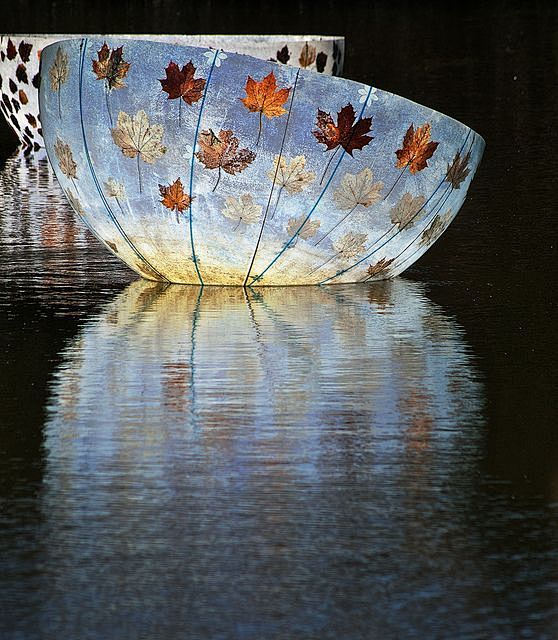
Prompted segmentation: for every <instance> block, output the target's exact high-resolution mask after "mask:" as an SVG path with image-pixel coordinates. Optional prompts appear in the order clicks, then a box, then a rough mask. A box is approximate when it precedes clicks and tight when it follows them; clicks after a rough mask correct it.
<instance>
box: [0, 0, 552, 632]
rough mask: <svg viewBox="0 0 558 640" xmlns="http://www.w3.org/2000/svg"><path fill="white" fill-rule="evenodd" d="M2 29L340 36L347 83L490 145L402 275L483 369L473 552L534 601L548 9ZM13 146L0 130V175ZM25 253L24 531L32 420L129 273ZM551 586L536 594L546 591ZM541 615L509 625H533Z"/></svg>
mask: <svg viewBox="0 0 558 640" xmlns="http://www.w3.org/2000/svg"><path fill="white" fill-rule="evenodd" d="M0 28H1V29H2V30H3V32H4V33H41V32H43V33H48V32H52V33H95V32H97V33H119V32H120V33H134V32H137V33H150V32H153V33H310V34H311V33H323V34H335V35H344V36H345V37H346V60H345V72H344V75H345V76H346V77H348V78H352V79H355V80H358V81H362V82H365V83H370V84H373V85H375V86H377V87H379V88H381V89H385V90H389V91H392V92H394V93H397V94H400V95H403V96H405V97H407V98H410V99H413V100H415V101H417V102H419V103H422V104H425V105H427V106H429V107H432V108H435V109H437V110H439V111H441V112H443V113H446V114H448V115H451V116H453V117H455V118H456V119H458V120H461V121H462V122H464V123H465V124H467V125H469V126H471V127H472V128H473V129H474V130H475V131H477V132H478V133H479V134H481V135H482V136H483V137H484V138H485V140H486V151H485V155H484V159H483V161H482V162H481V165H480V167H479V170H478V172H477V175H476V177H475V179H474V181H473V183H472V187H471V189H470V192H469V196H468V199H467V201H466V202H465V204H464V206H463V208H462V209H461V211H460V213H459V215H458V216H457V218H456V220H455V221H454V222H453V223H452V225H451V226H450V228H449V230H448V231H447V232H446V233H445V235H444V237H443V238H442V239H441V240H440V241H439V242H437V243H436V244H435V245H434V247H433V249H432V250H430V251H429V252H428V253H427V254H426V255H425V256H424V257H423V258H421V260H419V262H418V263H417V264H416V265H413V267H412V268H411V269H410V270H409V271H408V272H406V274H405V277H407V278H411V279H413V280H417V281H420V282H422V283H424V284H425V287H426V291H427V294H428V297H429V298H431V299H432V300H433V301H434V302H436V303H438V304H439V305H441V307H442V308H443V310H444V312H445V313H446V314H447V315H448V316H450V317H452V318H455V319H456V320H457V322H458V323H459V325H461V327H463V329H464V333H465V340H466V341H467V343H468V344H469V346H470V350H471V353H472V356H473V358H474V361H475V364H476V368H477V369H478V370H479V372H480V374H479V376H480V379H481V382H482V384H483V388H484V394H485V397H484V402H485V406H484V416H483V417H484V425H485V426H484V434H483V436H484V437H483V442H482V446H481V449H482V452H481V456H482V464H481V465H480V466H479V468H478V486H477V487H476V488H478V489H479V490H478V491H477V492H476V493H475V495H476V496H477V497H476V498H475V499H474V500H473V502H474V504H472V505H471V508H472V509H473V510H474V511H475V513H474V515H473V516H472V519H476V521H480V522H482V523H484V524H485V526H484V527H483V526H480V527H479V531H481V539H482V540H483V543H486V554H484V555H483V557H485V558H489V559H492V560H491V561H492V564H493V565H494V567H493V570H494V572H495V573H498V574H499V575H503V576H504V577H505V575H506V572H507V571H509V572H510V573H509V580H508V581H506V580H503V584H509V583H513V584H516V583H517V581H515V582H514V580H515V579H514V577H513V575H514V574H513V571H512V566H513V562H512V561H513V559H514V558H517V557H520V556H521V554H528V555H529V557H532V558H534V559H535V560H534V561H533V564H532V566H531V565H530V564H529V563H526V564H527V565H528V566H529V567H530V568H529V571H530V573H529V574H528V577H527V578H526V584H528V585H532V589H531V592H535V591H536V588H537V585H539V583H541V582H543V581H544V580H545V578H544V577H541V576H545V575H551V574H552V575H553V572H554V569H553V567H552V566H551V561H549V560H548V558H549V557H554V556H553V555H552V554H550V556H549V555H545V554H547V551H548V549H550V550H551V551H552V553H554V551H555V549H556V544H555V542H554V541H553V540H554V539H555V537H556V527H555V521H556V520H555V514H554V511H553V509H554V507H555V506H556V505H557V504H558V429H557V428H556V424H557V420H556V417H557V412H556V397H557V395H558V394H557V390H558V389H557V384H556V383H557V376H556V365H557V364H558V363H557V358H556V343H557V338H558V336H557V331H556V326H557V323H556V313H555V312H556V296H555V291H556V286H555V279H556V273H557V269H556V227H557V222H556V217H557V213H556V211H557V206H556V205H557V202H556V201H557V195H558V194H557V192H558V189H557V187H556V182H557V181H556V177H555V174H556V171H557V162H556V154H557V151H556V150H557V142H558V128H557V126H556V124H557V123H556V114H557V106H558V5H557V4H556V3H552V2H548V1H547V2H533V1H530V2H516V3H513V2H503V1H496V2H492V1H491V2H486V3H484V4H482V5H479V6H477V5H475V4H471V3H459V4H458V3H453V4H451V3H444V4H442V3H434V2H428V1H422V2H397V1H395V0H392V1H391V2H363V1H359V0H355V1H354V2H352V3H350V2H346V1H345V2H341V1H340V0H336V1H330V0H322V1H320V2H310V0H307V1H303V0H300V1H299V2H288V1H286V0H260V2H249V1H246V2H232V1H228V2H216V1H211V0H198V1H196V2H193V1H192V0H191V1H188V0H182V1H180V2H178V1H165V0H159V1H155V2H147V1H144V2H123V1H120V2H111V3H107V2H106V0H104V1H103V2H101V1H98V0H88V1H87V2H85V1H83V2H79V1H72V2H68V1H60V0H59V1H55V0H53V1H51V2H29V1H24V0H12V1H11V2H10V3H9V4H8V5H7V6H4V7H3V8H2V14H1V27H0ZM16 144H17V140H16V138H15V136H14V135H13V134H12V132H11V130H10V129H8V127H7V125H6V124H5V122H4V120H3V119H0V166H2V165H3V164H4V162H5V161H6V159H7V158H8V156H9V155H11V154H12V153H13V152H14V151H15V149H16ZM1 210H2V203H0V212H1ZM30 214H31V215H32V212H26V215H30ZM24 245H25V243H24V242H23V241H22V242H21V249H20V251H19V254H18V255H19V256H20V259H21V261H22V264H14V263H13V262H12V259H13V258H12V257H10V256H13V255H15V254H14V253H13V252H12V253H9V252H3V251H2V246H1V243H0V286H1V287H2V290H1V292H0V350H1V352H2V357H3V361H2V364H3V366H2V367H1V368H0V401H1V403H2V406H1V407H0V508H1V507H2V504H8V505H9V504H10V503H13V504H17V505H19V506H18V508H22V509H24V514H23V515H21V514H20V516H18V517H19V518H20V519H22V520H23V521H28V522H29V523H31V524H33V523H34V521H35V520H38V519H40V517H41V516H40V513H39V510H40V507H39V506H38V501H37V500H35V497H36V496H37V495H38V494H39V492H40V486H41V482H42V478H43V474H44V463H43V460H44V455H45V454H44V450H43V447H42V444H43V426H44V421H45V413H46V405H47V402H48V395H49V384H50V383H51V378H52V375H53V372H54V371H55V370H56V368H57V366H58V365H59V363H60V360H61V355H60V353H61V350H62V348H63V347H64V345H67V344H68V343H69V342H70V341H71V340H72V338H73V337H74V336H76V335H77V334H78V333H79V331H80V327H81V326H82V325H83V324H84V322H86V321H87V319H88V318H91V317H93V316H94V313H95V311H96V309H98V308H100V307H101V306H102V305H103V304H104V303H105V302H107V301H108V300H111V299H113V298H114V297H115V296H116V294H117V293H118V292H119V291H121V290H122V289H123V287H124V286H125V284H126V282H128V281H130V280H132V279H133V278H134V276H133V274H131V272H128V270H127V269H126V268H125V267H123V266H121V265H119V263H117V262H116V261H115V260H112V259H111V258H110V256H108V254H105V253H104V252H103V253H102V254H99V255H101V258H102V260H101V259H100V258H99V257H98V256H97V257H96V258H95V257H94V256H93V255H92V254H91V255H89V254H87V252H85V253H84V252H81V253H78V252H76V253H75V254H70V252H68V255H67V256H66V258H67V265H68V271H67V272H65V273H62V272H58V273H57V272H56V271H55V270H54V269H52V268H51V270H50V271H49V269H48V265H47V268H46V269H45V272H46V274H47V277H45V278H43V280H40V278H31V277H29V273H30V269H29V267H28V266H26V265H24V264H23V262H24V261H25V259H26V258H25V257H26V255H29V256H30V258H29V259H30V260H31V259H36V257H35V258H33V257H32V256H31V253H30V252H29V254H26V251H27V249H26V247H25V246H24ZM89 258H91V260H89ZM63 259H64V255H61V256H58V258H57V260H59V264H63V263H64V260H63ZM57 264H58V263H57ZM42 266H44V265H42ZM88 273H89V274H94V277H88ZM39 280H40V286H39V285H37V284H36V282H39ZM493 499H494V500H493ZM494 504H498V505H500V506H499V507H498V509H496V508H495V507H494ZM35 511H36V513H35ZM9 544H10V545H13V540H12V539H10V540H9ZM10 548H11V547H10ZM498 554H501V555H500V556H499V555H498ZM498 557H503V558H505V561H497V560H494V558H498ZM489 561H490V560H489ZM533 567H534V568H535V570H533ZM545 572H546V573H545ZM553 580H554V583H553V584H556V580H555V579H554V578H553ZM547 586H548V591H545V592H544V593H545V595H544V596H543V598H544V599H546V598H547V595H546V594H547V593H550V592H552V585H550V586H549V585H547ZM527 591H528V590H527V589H526V590H525V593H527ZM525 593H524V592H523V591H521V588H519V587H518V589H517V598H518V602H519V601H524V600H528V598H529V593H527V595H525ZM554 593H555V589H554ZM531 597H532V598H533V601H536V605H533V611H534V616H535V615H536V616H539V618H540V615H541V613H540V612H544V611H553V610H554V609H555V602H554V601H552V600H553V598H552V597H551V596H548V601H547V600H544V601H543V600H541V601H538V600H536V598H534V597H533V596H531ZM0 601H1V597H0ZM530 606H531V605H529V607H530ZM512 608H513V607H512ZM518 608H520V607H518ZM0 609H1V602H0ZM510 615H511V614H510ZM518 615H519V616H522V615H523V613H522V612H520V613H519V614H518ZM539 618H536V617H533V619H530V620H529V621H527V622H525V621H523V620H522V625H523V623H524V622H525V624H526V625H527V626H530V627H531V629H533V628H534V627H535V626H536V625H537V621H538V620H539ZM518 628H520V627H519V626H518ZM522 628H527V627H526V626H523V627H522ZM432 637H434V636H432ZM437 637H442V636H437ZM467 637H470V636H467ZM499 637H503V636H499ZM509 637H514V638H516V637H536V636H535V635H521V636H520V634H519V632H518V633H516V634H514V635H513V636H509ZM545 637H549V636H545Z"/></svg>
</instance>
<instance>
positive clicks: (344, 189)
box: [316, 167, 384, 246]
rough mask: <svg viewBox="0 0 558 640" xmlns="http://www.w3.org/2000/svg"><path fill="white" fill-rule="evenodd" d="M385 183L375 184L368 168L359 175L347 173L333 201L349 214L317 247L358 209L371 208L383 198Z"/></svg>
mask: <svg viewBox="0 0 558 640" xmlns="http://www.w3.org/2000/svg"><path fill="white" fill-rule="evenodd" d="M383 188H384V183H383V182H374V174H373V172H372V169H370V168H368V167H366V168H365V169H363V170H362V171H360V172H359V173H357V174H352V173H346V174H345V175H344V176H343V178H342V179H341V183H340V185H339V187H338V188H337V189H336V190H335V191H334V193H333V200H334V201H335V204H336V205H337V207H338V208H339V209H340V210H341V211H347V213H346V214H345V215H344V216H343V217H342V218H341V219H340V220H338V221H337V222H336V223H335V224H334V225H333V227H331V229H329V231H327V232H326V233H324V235H323V236H322V237H321V238H320V239H319V240H318V242H316V246H317V245H319V244H320V242H322V241H323V240H325V239H326V238H327V237H328V236H329V235H330V234H331V233H332V232H333V231H335V229H337V227H338V226H339V225H340V224H342V223H343V222H345V220H346V219H347V218H348V217H349V216H350V215H351V214H352V213H353V211H354V210H355V209H356V208H357V207H358V206H361V207H365V208H366V207H369V206H370V205H372V204H374V203H376V202H378V200H380V198H381V191H382V189H383Z"/></svg>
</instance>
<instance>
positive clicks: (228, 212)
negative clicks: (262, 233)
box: [221, 193, 262, 229]
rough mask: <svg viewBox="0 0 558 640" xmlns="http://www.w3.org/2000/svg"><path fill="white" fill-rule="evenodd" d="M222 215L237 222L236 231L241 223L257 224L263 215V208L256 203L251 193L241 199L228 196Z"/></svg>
mask: <svg viewBox="0 0 558 640" xmlns="http://www.w3.org/2000/svg"><path fill="white" fill-rule="evenodd" d="M221 213H222V214H223V215H224V216H225V217H226V218H229V219H230V220H236V221H237V225H236V227H235V229H236V228H237V227H238V225H239V224H240V223H241V222H243V223H244V224H254V223H256V222H257V221H258V220H259V218H260V216H261V214H262V207H261V206H260V205H259V204H255V203H254V200H253V198H252V196H251V195H250V194H249V193H244V194H242V195H241V196H240V197H239V198H233V197H232V196H228V197H227V199H226V200H225V207H224V208H223V209H222V211H221Z"/></svg>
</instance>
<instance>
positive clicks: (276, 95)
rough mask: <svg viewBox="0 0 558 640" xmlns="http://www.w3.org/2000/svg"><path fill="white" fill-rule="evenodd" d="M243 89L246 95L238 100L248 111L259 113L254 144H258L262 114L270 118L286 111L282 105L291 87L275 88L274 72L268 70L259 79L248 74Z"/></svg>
mask: <svg viewBox="0 0 558 640" xmlns="http://www.w3.org/2000/svg"><path fill="white" fill-rule="evenodd" d="M245 91H246V97H245V98H240V100H241V101H242V103H243V104H244V106H245V107H246V108H247V109H248V110H249V111H252V112H253V113H259V114H260V124H259V130H258V139H257V141H256V144H258V143H259V142H260V136H261V134H262V115H264V116H266V117H267V118H269V119H271V118H277V117H279V116H282V115H283V114H285V113H287V110H286V109H285V108H284V107H283V105H284V104H285V102H287V100H288V98H289V93H290V91H291V88H290V87H283V88H282V89H277V80H276V78H275V74H274V73H273V71H270V72H269V73H268V74H267V76H265V78H263V79H262V80H260V81H257V80H254V79H253V78H252V77H251V76H248V78H247V79H246V87H245Z"/></svg>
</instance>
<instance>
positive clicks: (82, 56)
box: [79, 38, 170, 282]
mask: <svg viewBox="0 0 558 640" xmlns="http://www.w3.org/2000/svg"><path fill="white" fill-rule="evenodd" d="M86 49H87V38H83V40H82V50H81V58H80V64H79V119H80V124H81V133H82V136H83V148H84V151H85V157H86V158H87V164H88V165H89V171H90V172H91V177H92V178H93V182H94V183H95V186H96V187H97V191H98V193H99V196H100V197H101V200H102V201H103V204H104V206H105V209H106V210H107V213H108V215H109V217H110V219H111V220H112V222H113V223H114V225H115V226H116V228H117V229H118V231H119V233H120V235H121V236H122V237H123V238H124V240H125V241H126V243H127V244H128V246H129V247H130V249H132V251H133V252H134V253H135V254H136V256H137V257H138V258H139V259H140V260H142V261H143V262H144V263H145V264H146V265H147V266H148V267H149V268H150V269H151V270H152V271H153V272H154V273H156V274H157V275H158V276H160V277H161V278H162V279H163V280H166V281H167V282H170V280H169V279H168V278H167V277H166V276H164V275H163V274H162V273H161V272H160V271H159V270H158V269H156V268H155V267H154V266H153V265H152V264H151V263H150V262H149V260H148V259H147V258H145V257H144V256H143V255H142V253H141V252H140V251H139V249H137V248H136V246H135V245H134V243H133V242H132V241H131V240H130V238H129V237H128V235H127V234H126V232H125V231H124V229H123V228H122V226H121V225H120V223H119V222H118V220H117V219H116V216H115V215H114V213H113V212H112V209H111V208H110V205H109V203H108V202H107V199H106V198H105V194H104V193H103V190H102V189H101V185H100V184H99V181H98V180H97V175H96V174H95V170H94V169H93V163H92V162H91V155H90V154H89V147H88V146H87V138H86V136H85V125H84V123H83V95H82V94H83V90H82V89H83V64H84V62H85V51H86Z"/></svg>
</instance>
